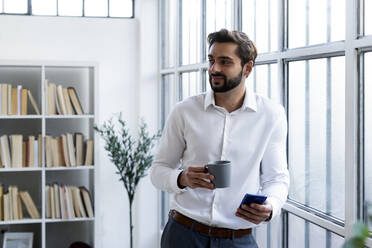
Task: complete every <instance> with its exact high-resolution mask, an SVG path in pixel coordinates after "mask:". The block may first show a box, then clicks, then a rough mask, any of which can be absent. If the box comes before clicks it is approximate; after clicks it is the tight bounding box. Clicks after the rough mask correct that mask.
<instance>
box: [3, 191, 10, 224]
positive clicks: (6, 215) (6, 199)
mask: <svg viewBox="0 0 372 248" xmlns="http://www.w3.org/2000/svg"><path fill="white" fill-rule="evenodd" d="M3 204H4V221H8V220H10V200H9V191H8V192H6V193H4V196H3Z"/></svg>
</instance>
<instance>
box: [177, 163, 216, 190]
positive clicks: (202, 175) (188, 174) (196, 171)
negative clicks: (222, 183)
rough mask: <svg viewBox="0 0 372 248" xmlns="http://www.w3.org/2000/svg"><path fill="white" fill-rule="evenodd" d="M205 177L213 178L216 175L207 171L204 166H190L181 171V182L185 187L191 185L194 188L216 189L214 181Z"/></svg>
mask: <svg viewBox="0 0 372 248" xmlns="http://www.w3.org/2000/svg"><path fill="white" fill-rule="evenodd" d="M205 179H207V180H213V179H214V176H213V175H212V174H209V173H207V172H206V169H205V167H204V166H189V167H188V168H187V169H186V170H184V171H182V172H181V175H180V176H179V183H180V185H181V186H183V187H190V188H192V189H195V188H206V189H214V185H213V183H211V182H208V181H206V180H205Z"/></svg>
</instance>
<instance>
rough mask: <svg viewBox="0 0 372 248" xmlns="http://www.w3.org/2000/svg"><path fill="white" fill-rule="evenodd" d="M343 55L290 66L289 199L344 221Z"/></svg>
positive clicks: (290, 64)
mask: <svg viewBox="0 0 372 248" xmlns="http://www.w3.org/2000/svg"><path fill="white" fill-rule="evenodd" d="M344 67H345V63H344V57H333V58H322V59H313V60H305V61H295V62H290V63H289V73H288V74H289V89H288V91H289V92H288V95H289V100H288V103H289V104H288V106H289V111H288V112H289V154H288V157H289V165H290V171H291V182H292V187H291V188H290V193H289V198H290V199H293V200H296V201H298V202H300V203H302V204H304V205H306V206H309V207H312V208H315V209H318V210H320V211H322V212H324V213H327V214H330V215H333V216H335V217H338V218H340V219H344V213H345V207H344V201H345V190H344V188H345V169H344V165H345V158H344V155H343V154H344V153H345V150H344V147H345V124H344V123H345V121H344V120H345V113H344V108H343V107H340V106H344V105H345V78H344V75H343V74H342V73H339V72H340V71H343V70H344Z"/></svg>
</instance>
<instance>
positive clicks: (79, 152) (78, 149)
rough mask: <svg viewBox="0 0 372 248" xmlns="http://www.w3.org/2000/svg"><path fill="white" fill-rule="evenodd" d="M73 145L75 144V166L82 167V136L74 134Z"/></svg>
mask: <svg viewBox="0 0 372 248" xmlns="http://www.w3.org/2000/svg"><path fill="white" fill-rule="evenodd" d="M75 144H76V165H83V146H84V141H83V134H82V133H76V134H75Z"/></svg>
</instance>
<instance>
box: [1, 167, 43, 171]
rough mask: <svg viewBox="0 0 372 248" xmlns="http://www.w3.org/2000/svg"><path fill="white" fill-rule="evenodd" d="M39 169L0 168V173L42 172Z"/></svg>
mask: <svg viewBox="0 0 372 248" xmlns="http://www.w3.org/2000/svg"><path fill="white" fill-rule="evenodd" d="M42 170H43V168H41V167H22V168H0V172H22V171H42Z"/></svg>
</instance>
